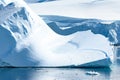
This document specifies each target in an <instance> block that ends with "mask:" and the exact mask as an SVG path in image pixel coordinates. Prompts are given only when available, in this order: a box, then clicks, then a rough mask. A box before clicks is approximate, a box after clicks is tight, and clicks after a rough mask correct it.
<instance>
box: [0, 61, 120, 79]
mask: <svg viewBox="0 0 120 80" xmlns="http://www.w3.org/2000/svg"><path fill="white" fill-rule="evenodd" d="M118 62H119V61H118ZM119 67H120V65H119V64H118V65H114V66H111V68H92V69H91V68H86V69H84V68H0V80H119V78H120V76H119V74H120V68H119ZM88 71H96V72H98V73H99V75H87V74H86V72H88Z"/></svg>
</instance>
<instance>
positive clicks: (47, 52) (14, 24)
mask: <svg viewBox="0 0 120 80" xmlns="http://www.w3.org/2000/svg"><path fill="white" fill-rule="evenodd" d="M41 17H42V18H41ZM41 17H39V16H38V15H37V14H36V13H34V12H33V11H32V10H31V9H30V8H29V7H28V6H27V4H26V3H25V2H24V1H23V0H1V1H0V67H6V66H7V67H9V66H12V67H109V66H110V65H111V64H112V61H113V50H112V49H113V46H110V43H111V42H112V43H113V42H115V41H118V38H117V37H118V36H117V34H118V33H116V32H117V31H115V30H118V29H114V28H119V27H117V26H118V25H119V21H115V22H113V23H111V24H105V23H104V22H106V21H105V20H99V19H82V18H81V19H77V18H70V17H62V16H52V17H51V16H41ZM111 25H113V26H111ZM115 25H116V26H115ZM114 26H115V27H114Z"/></svg>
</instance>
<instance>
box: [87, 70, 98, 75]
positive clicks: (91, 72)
mask: <svg viewBox="0 0 120 80" xmlns="http://www.w3.org/2000/svg"><path fill="white" fill-rule="evenodd" d="M99 74H100V73H98V72H96V71H88V72H86V75H92V76H93V75H99Z"/></svg>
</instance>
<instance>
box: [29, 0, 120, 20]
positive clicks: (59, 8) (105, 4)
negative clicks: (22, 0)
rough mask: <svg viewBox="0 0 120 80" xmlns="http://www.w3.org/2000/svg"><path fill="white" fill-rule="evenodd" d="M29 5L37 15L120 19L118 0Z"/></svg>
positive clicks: (58, 1)
mask: <svg viewBox="0 0 120 80" xmlns="http://www.w3.org/2000/svg"><path fill="white" fill-rule="evenodd" d="M29 6H30V7H31V8H32V9H33V10H34V11H35V12H36V13H37V14H38V15H61V16H69V17H76V18H87V19H88V18H95V19H102V20H119V19H120V15H119V14H120V9H119V7H120V0H75V1H74V0H57V1H53V2H49V3H32V4H29Z"/></svg>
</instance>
